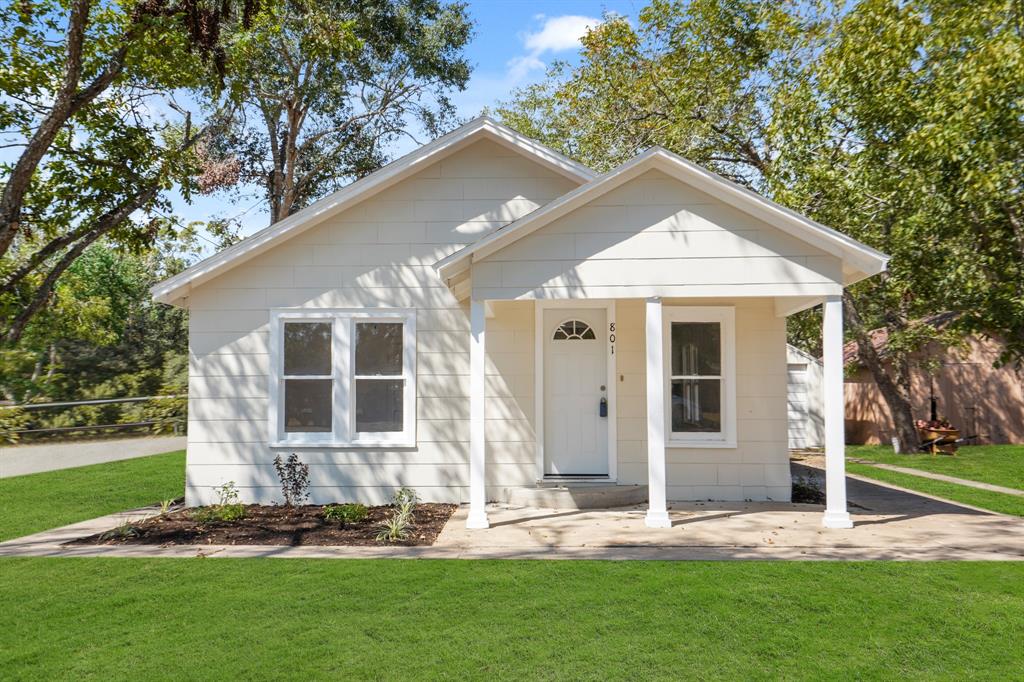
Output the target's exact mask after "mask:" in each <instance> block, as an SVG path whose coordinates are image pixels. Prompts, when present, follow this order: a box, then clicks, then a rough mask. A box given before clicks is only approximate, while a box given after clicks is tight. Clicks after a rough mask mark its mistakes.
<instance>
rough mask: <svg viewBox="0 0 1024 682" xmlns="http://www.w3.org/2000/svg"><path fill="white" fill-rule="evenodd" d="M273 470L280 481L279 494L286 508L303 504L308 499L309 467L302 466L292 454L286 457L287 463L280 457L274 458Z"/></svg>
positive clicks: (297, 457)
mask: <svg viewBox="0 0 1024 682" xmlns="http://www.w3.org/2000/svg"><path fill="white" fill-rule="evenodd" d="M274 469H276V470H277V477H278V478H279V479H281V494H282V495H284V503H285V505H286V506H289V507H294V506H295V505H296V503H302V502H305V500H306V498H308V497H309V465H308V464H303V463H302V460H300V459H299V456H298V455H296V454H295V453H294V452H293V453H292V454H290V455H288V460H287V461H282V460H281V455H278V456H277V457H275V458H274Z"/></svg>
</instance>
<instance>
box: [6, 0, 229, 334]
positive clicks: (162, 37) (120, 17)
mask: <svg viewBox="0 0 1024 682" xmlns="http://www.w3.org/2000/svg"><path fill="white" fill-rule="evenodd" d="M233 7H234V3H232V2H213V0H145V1H128V2H123V3H120V2H102V1H95V0H67V1H66V2H61V1H60V0H37V1H25V2H17V3H10V4H7V5H5V6H3V7H2V8H0V46H2V49H0V92H2V95H3V97H2V98H0V128H2V129H4V130H5V131H6V133H5V134H6V135H8V136H10V135H12V133H13V135H14V138H15V140H14V141H13V142H12V143H11V144H8V145H5V146H6V147H9V148H14V149H19V150H20V151H19V152H18V153H17V154H16V156H15V157H14V158H13V160H12V162H10V163H8V164H3V165H2V166H0V168H2V172H3V181H4V184H3V192H2V195H0V313H2V317H3V320H4V323H5V324H4V329H3V333H2V341H4V342H6V343H7V344H8V345H11V344H14V343H16V342H17V341H18V339H19V338H20V337H21V335H22V334H23V333H24V330H25V328H26V326H27V325H28V323H29V321H30V320H31V319H32V317H33V316H34V315H36V314H38V313H39V311H40V310H42V309H43V307H44V306H45V305H46V304H47V301H49V299H50V297H51V295H52V293H53V291H54V289H55V287H56V286H57V283H58V281H59V279H60V277H61V276H62V275H63V274H64V273H65V272H66V271H67V269H68V268H69V267H71V265H72V263H74V261H75V260H76V259H77V258H79V257H80V256H81V255H82V254H83V253H84V252H85V251H86V249H87V248H88V247H89V246H90V245H91V244H93V243H95V242H96V241H97V240H99V239H101V238H104V237H112V238H115V239H117V240H118V241H120V242H123V243H125V244H126V245H128V246H129V247H130V248H136V247H138V246H139V245H141V244H145V243H150V242H152V240H153V239H154V238H155V233H154V231H153V230H152V229H151V224H152V221H145V220H143V221H141V222H138V221H134V220H132V218H133V216H138V215H140V214H145V213H150V214H152V213H153V212H154V211H156V210H158V209H160V208H161V207H162V205H163V204H162V202H161V197H162V194H163V192H164V191H165V190H167V189H169V188H170V187H171V186H172V185H173V184H174V183H176V182H177V183H181V184H183V185H184V187H185V190H186V192H187V191H188V185H189V182H188V179H189V178H190V177H191V176H192V175H194V174H195V172H196V170H195V159H194V154H193V152H192V147H193V146H194V145H195V143H196V142H197V141H198V140H199V139H200V137H201V134H202V131H201V129H199V128H196V127H194V126H193V125H192V122H191V118H190V117H189V115H188V114H187V112H185V111H184V110H182V109H181V108H180V107H178V106H177V105H176V104H175V102H174V98H173V93H174V92H175V91H176V90H179V89H181V88H196V87H198V86H199V85H200V84H203V85H204V86H206V85H208V84H209V83H210V82H211V81H212V82H216V81H217V78H216V75H217V74H223V72H224V68H225V54H224V50H223V48H222V47H221V46H220V43H219V36H220V28H221V25H222V24H223V23H225V22H226V21H227V20H228V17H229V16H230V12H231V10H232V9H233ZM54 36H63V40H54ZM161 109H163V110H169V111H172V112H174V111H176V112H179V113H180V114H181V116H180V117H178V118H177V120H174V121H170V120H168V117H166V116H160V115H154V110H157V111H158V110H161Z"/></svg>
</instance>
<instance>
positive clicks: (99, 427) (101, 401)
mask: <svg viewBox="0 0 1024 682" xmlns="http://www.w3.org/2000/svg"><path fill="white" fill-rule="evenodd" d="M187 397H188V394H187V393H181V394H175V395H148V396H134V397H130V398H97V399H93V400H68V401H60V402H52V403H21V404H6V405H4V404H0V410H5V409H6V410H13V409H18V410H24V411H34V410H45V409H61V408H73V407H80V406H84V405H115V404H118V403H139V402H145V401H148V400H162V399H167V398H187ZM162 424H171V425H172V428H173V432H174V435H178V434H179V433H181V431H182V427H183V426H184V425H185V418H184V417H170V418H167V419H149V420H144V421H135V422H122V423H118V424H82V425H78V426H50V427H43V428H33V429H7V430H0V442H3V441H4V440H5V438H4V437H5V436H6V437H7V438H8V439H9V438H10V437H11V436H17V437H21V436H23V435H41V434H48V433H52V434H59V433H75V432H88V431H109V430H118V429H132V428H141V427H153V426H157V425H162Z"/></svg>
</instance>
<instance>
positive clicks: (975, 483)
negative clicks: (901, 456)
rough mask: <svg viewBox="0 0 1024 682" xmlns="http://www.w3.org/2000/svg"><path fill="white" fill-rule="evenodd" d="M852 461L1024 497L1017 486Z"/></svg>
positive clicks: (889, 465) (1023, 492) (865, 460)
mask: <svg viewBox="0 0 1024 682" xmlns="http://www.w3.org/2000/svg"><path fill="white" fill-rule="evenodd" d="M850 461H851V462H857V463H858V464H866V465H868V466H873V467H875V468H876V469H885V470H886V471H895V472H897V473H900V474H909V475H910V476H920V477H921V478H930V479H932V480H933V481H944V482H946V483H956V484H957V485H965V486H967V487H968V488H977V489H978V490H988V491H990V492H993V493H1003V494H1004V495H1016V496H1017V497H1024V490H1018V489H1017V488H1005V487H1003V486H1001V485H993V484H991V483H982V482H981V481H971V480H968V479H966V478H957V477H956V476H947V475H946V474H937V473H935V472H933V471H923V470H921V469H911V468H908V467H898V466H896V465H894V464H882V463H880V462H872V461H871V460H867V459H851V460H850Z"/></svg>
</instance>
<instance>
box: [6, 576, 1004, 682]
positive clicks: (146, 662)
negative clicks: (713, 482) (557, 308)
mask: <svg viewBox="0 0 1024 682" xmlns="http://www.w3.org/2000/svg"><path fill="white" fill-rule="evenodd" d="M0 594H3V595H4V597H3V601H4V606H5V608H3V609H2V610H0V677H2V678H5V679H20V678H38V679H84V678H92V679H104V680H107V679H125V678H132V679H154V680H163V679H168V680H170V679H270V678H274V679H327V678H330V679H402V680H405V679H424V678H429V679H438V678H445V679H467V678H472V679H485V678H486V679H492V678H498V679H515V680H520V679H531V680H532V679H574V680H575V679H594V680H605V679H656V678H660V679H682V678H701V679H707V678H715V679H728V680H737V679H779V678H790V679H895V678H917V679H920V678H928V679H965V678H983V679H993V680H1003V679H1019V677H1020V674H1021V670H1024V647H1021V646H1019V645H1020V642H1021V641H1024V563H988V564H972V563H929V564H925V563H800V562H793V563H781V562H779V563H775V562H772V563H768V562H765V563H761V562H708V563H663V562H589V561H534V562H528V561H505V562H502V561H389V560H381V561H366V560H364V561H360V560H350V561H338V560H334V561H332V560H319V561H318V560H292V559H280V560H277V559H268V560H261V561H254V560H244V559H242V560H235V559H151V560H137V559H7V560H0Z"/></svg>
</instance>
